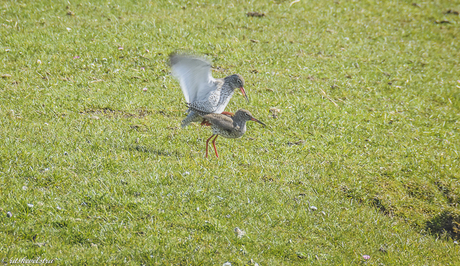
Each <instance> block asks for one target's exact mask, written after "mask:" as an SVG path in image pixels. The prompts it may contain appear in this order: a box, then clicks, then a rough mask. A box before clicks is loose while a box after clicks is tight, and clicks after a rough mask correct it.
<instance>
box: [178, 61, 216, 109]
mask: <svg viewBox="0 0 460 266" xmlns="http://www.w3.org/2000/svg"><path fill="white" fill-rule="evenodd" d="M169 60H170V64H171V69H172V74H173V76H174V77H176V78H177V79H178V80H179V82H180V87H181V89H182V92H183V93H184V97H185V100H186V101H187V102H188V103H193V102H196V101H207V100H208V99H207V97H208V95H209V93H210V92H211V91H214V90H216V89H217V86H216V84H215V79H214V78H213V77H212V75H211V63H210V62H209V61H207V60H206V59H204V58H200V57H195V56H191V55H181V54H172V55H170V56H169Z"/></svg>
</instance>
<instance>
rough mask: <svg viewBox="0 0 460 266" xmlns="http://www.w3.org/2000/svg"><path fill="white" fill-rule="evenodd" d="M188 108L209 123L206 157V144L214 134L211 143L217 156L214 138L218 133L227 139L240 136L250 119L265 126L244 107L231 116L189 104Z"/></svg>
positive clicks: (244, 131)
mask: <svg viewBox="0 0 460 266" xmlns="http://www.w3.org/2000/svg"><path fill="white" fill-rule="evenodd" d="M189 108H190V109H192V111H195V112H196V113H197V114H198V115H200V116H201V117H202V118H203V119H205V120H206V121H207V122H208V123H209V124H211V129H212V136H211V137H209V138H208V139H207V140H206V157H208V146H209V141H210V140H211V138H212V137H214V136H216V137H215V138H214V140H213V141H212V144H213V147H214V151H215V152H216V157H219V154H217V148H216V139H217V137H218V136H219V135H220V136H222V137H224V138H229V139H236V138H240V137H241V136H243V135H244V133H246V122H247V121H250V120H251V121H255V122H258V123H260V124H262V125H263V126H265V124H264V123H262V122H260V121H259V120H257V119H255V118H254V117H253V116H252V114H251V113H250V112H249V111H247V110H244V109H240V110H238V111H236V113H235V115H233V116H228V115H224V114H208V113H205V112H202V111H201V110H198V109H196V108H194V107H192V106H189Z"/></svg>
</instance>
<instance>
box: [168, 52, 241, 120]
mask: <svg viewBox="0 0 460 266" xmlns="http://www.w3.org/2000/svg"><path fill="white" fill-rule="evenodd" d="M169 61H170V65H171V69H172V74H173V75H174V76H175V77H176V78H177V79H178V80H179V82H180V87H181V89H182V92H183V93H184V97H185V100H186V101H187V103H188V104H189V105H190V107H191V108H196V109H198V110H201V111H202V112H205V113H218V114H220V113H222V112H223V111H224V110H225V107H227V104H228V102H229V101H230V98H232V96H233V92H234V91H235V89H238V88H239V89H240V91H241V93H242V94H243V95H244V97H245V98H246V100H247V101H248V102H249V99H248V96H247V95H246V92H245V90H244V88H243V86H244V79H243V77H242V76H241V75H239V74H234V75H231V76H228V77H225V78H222V79H215V78H213V77H212V74H211V63H210V62H209V61H208V60H206V59H205V58H202V57H197V56H193V55H188V54H175V53H173V54H171V55H170V56H169ZM191 108H189V109H188V110H187V112H188V113H189V114H188V116H187V117H186V118H185V119H184V120H182V123H181V125H182V127H186V126H187V125H188V124H190V123H191V122H198V121H201V120H202V118H201V116H200V115H198V114H197V113H196V112H195V111H193V110H192V109H191Z"/></svg>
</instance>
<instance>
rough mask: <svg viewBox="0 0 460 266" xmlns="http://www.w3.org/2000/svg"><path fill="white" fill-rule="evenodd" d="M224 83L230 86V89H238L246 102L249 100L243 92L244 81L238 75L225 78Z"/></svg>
mask: <svg viewBox="0 0 460 266" xmlns="http://www.w3.org/2000/svg"><path fill="white" fill-rule="evenodd" d="M226 81H227V82H228V83H229V84H230V86H231V87H232V89H234V90H235V89H240V91H241V93H242V94H243V96H244V98H246V101H248V102H249V98H248V96H247V95H246V91H245V90H244V79H243V77H242V76H241V75H240V74H234V75H231V76H228V77H226Z"/></svg>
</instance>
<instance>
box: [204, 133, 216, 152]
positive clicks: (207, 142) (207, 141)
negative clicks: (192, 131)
mask: <svg viewBox="0 0 460 266" xmlns="http://www.w3.org/2000/svg"><path fill="white" fill-rule="evenodd" d="M212 137H214V134H212V136H211V137H209V139H208V140H206V158H208V144H209V141H210V140H211V139H212Z"/></svg>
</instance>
